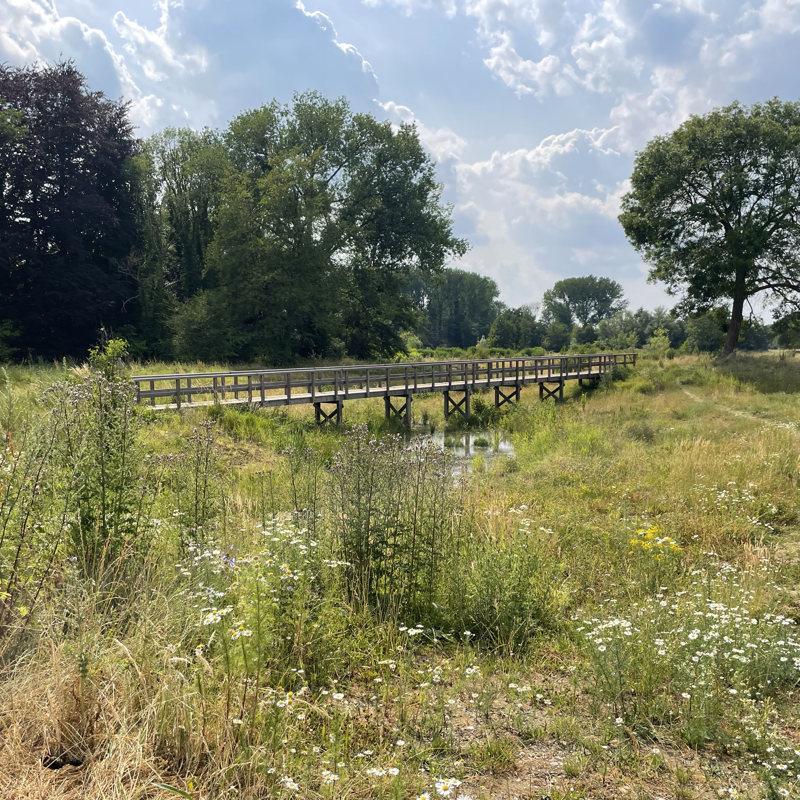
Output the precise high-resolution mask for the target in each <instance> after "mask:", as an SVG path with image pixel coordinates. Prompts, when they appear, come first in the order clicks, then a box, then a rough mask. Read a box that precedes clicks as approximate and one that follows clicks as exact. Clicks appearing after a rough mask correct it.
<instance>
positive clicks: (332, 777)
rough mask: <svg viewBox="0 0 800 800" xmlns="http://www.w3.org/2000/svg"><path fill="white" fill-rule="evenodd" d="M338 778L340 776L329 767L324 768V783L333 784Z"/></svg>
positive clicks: (326, 784) (325, 784)
mask: <svg viewBox="0 0 800 800" xmlns="http://www.w3.org/2000/svg"><path fill="white" fill-rule="evenodd" d="M338 780H339V776H338V775H337V774H336V773H335V772H331V771H330V770H329V769H324V770H322V783H323V785H324V786H332V785H333V784H334V783H336V781H338Z"/></svg>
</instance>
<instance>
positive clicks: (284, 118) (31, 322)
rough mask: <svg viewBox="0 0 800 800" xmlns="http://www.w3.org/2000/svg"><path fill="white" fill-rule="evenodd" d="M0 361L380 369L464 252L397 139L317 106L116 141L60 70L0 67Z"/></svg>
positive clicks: (106, 107)
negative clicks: (113, 348) (106, 343)
mask: <svg viewBox="0 0 800 800" xmlns="http://www.w3.org/2000/svg"><path fill="white" fill-rule="evenodd" d="M0 109H1V111H0V175H2V176H3V194H2V204H1V207H0V214H1V215H2V216H1V217H0V233H1V235H0V242H2V244H0V248H1V249H0V260H2V265H0V357H5V358H9V357H15V356H16V357H20V356H23V357H24V356H42V357H58V356H62V355H71V354H72V355H79V354H83V353H85V351H86V349H87V347H88V346H89V345H91V344H92V343H94V342H95V341H96V340H97V337H98V331H99V329H100V328H101V327H104V328H105V329H106V330H108V331H110V332H113V333H114V335H116V336H124V337H125V338H126V339H128V341H129V342H130V343H131V345H132V348H133V351H134V352H135V353H136V354H137V355H140V356H150V357H161V358H171V357H178V358H186V359H189V358H191V359H194V358H200V359H208V360H212V359H216V360H236V361H256V360H258V361H261V362H263V363H291V362H292V361H295V360H298V359H309V358H338V357H342V356H344V355H349V356H352V357H355V358H374V357H387V356H391V355H394V354H395V353H396V352H397V351H398V350H400V349H402V347H403V341H402V339H401V334H402V333H403V332H404V331H407V330H413V329H414V328H415V327H416V324H417V319H418V310H417V308H416V307H415V305H414V301H413V296H412V292H411V289H410V286H411V283H412V281H416V282H417V283H418V284H419V283H422V284H424V283H426V282H428V281H430V280H432V279H433V278H434V276H436V275H437V274H438V273H441V272H442V270H443V268H444V265H445V263H446V262H448V261H449V260H450V259H453V258H455V257H458V256H459V255H461V254H463V252H464V251H465V250H466V243H465V242H464V241H462V240H461V239H459V238H457V237H456V236H454V235H453V232H452V220H451V216H450V209H449V208H448V207H447V206H445V205H444V204H443V203H442V202H441V196H440V192H441V189H440V186H439V185H438V184H437V182H436V179H435V171H434V164H433V163H432V161H431V160H430V158H429V157H428V156H427V154H426V153H425V151H424V150H423V148H422V145H421V144H420V141H419V138H418V135H417V132H416V130H415V129H414V127H413V126H408V125H403V126H400V128H398V129H394V128H392V126H391V125H390V124H389V123H388V122H379V121H377V120H376V119H375V118H373V117H372V116H370V115H367V114H355V113H353V112H351V110H350V109H349V107H348V105H347V103H346V102H345V101H344V100H338V101H336V102H332V101H329V100H327V99H325V98H323V97H322V96H321V95H319V94H316V93H307V94H302V95H298V96H296V97H295V99H294V102H293V104H292V105H291V106H284V105H280V104H278V103H276V102H273V103H270V104H269V105H265V106H262V107H261V108H258V109H254V110H252V111H247V112H245V113H243V114H241V115H239V116H238V117H237V118H235V119H234V120H233V121H232V122H231V123H230V124H229V125H228V127H227V128H225V129H224V130H222V131H211V130H205V131H202V132H196V131H192V130H189V129H176V130H167V131H164V132H163V133H160V134H158V135H156V136H154V137H152V138H151V139H149V140H148V141H145V142H141V141H138V140H137V139H135V137H134V136H133V132H132V128H131V125H130V122H129V121H128V118H127V107H126V106H125V104H121V103H116V102H113V101H110V100H108V99H107V98H105V97H104V96H103V95H102V94H101V93H98V92H92V91H90V90H89V89H88V88H87V86H86V84H85V80H84V78H83V76H82V75H81V74H80V73H79V72H78V71H77V70H76V69H75V67H74V65H73V64H71V63H69V62H67V63H61V64H57V65H55V66H52V67H48V68H46V69H43V70H37V69H34V68H12V67H7V66H3V67H0Z"/></svg>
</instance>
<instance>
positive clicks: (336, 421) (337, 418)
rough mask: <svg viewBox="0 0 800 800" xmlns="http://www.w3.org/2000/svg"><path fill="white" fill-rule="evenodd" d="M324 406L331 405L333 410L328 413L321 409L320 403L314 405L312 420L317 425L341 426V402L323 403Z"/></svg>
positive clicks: (342, 403)
mask: <svg viewBox="0 0 800 800" xmlns="http://www.w3.org/2000/svg"><path fill="white" fill-rule="evenodd" d="M325 405H326V406H330V405H333V408H332V409H331V410H330V411H326V410H325V409H324V408H323V407H322V406H323V404H322V403H314V420H315V421H316V423H317V425H325V424H326V423H328V424H331V425H341V424H342V406H343V405H344V402H343V401H342V400H333V401H331V402H329V403H325Z"/></svg>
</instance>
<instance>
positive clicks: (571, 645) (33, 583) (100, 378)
mask: <svg viewBox="0 0 800 800" xmlns="http://www.w3.org/2000/svg"><path fill="white" fill-rule="evenodd" d="M108 355H109V353H107V352H106V353H97V354H95V355H94V358H93V360H92V362H90V364H89V365H88V367H87V368H85V369H80V370H75V371H68V370H60V371H58V373H57V374H56V373H54V377H57V378H58V379H59V380H58V381H56V384H57V385H54V386H52V387H51V388H49V389H48V390H47V391H46V392H44V393H43V394H42V395H41V401H40V403H39V404H38V405H34V404H33V403H32V402H31V383H30V382H25V383H24V385H22V386H21V387H17V386H16V384H15V381H16V380H17V377H15V376H14V375H13V374H11V373H9V376H8V381H7V383H6V387H5V389H4V394H3V397H2V402H0V410H1V411H2V414H0V421H2V423H3V425H4V429H5V435H6V449H5V452H4V454H3V461H2V483H0V580H1V581H2V583H0V730H1V731H2V733H0V796H3V797H6V796H8V797H12V798H13V797H16V796H19V797H22V796H25V795H24V793H23V792H30V791H32V787H33V786H34V784H33V781H34V778H33V777H32V776H34V775H35V776H36V777H35V780H36V781H38V782H39V783H38V784H37V786H38V788H37V791H39V793H40V794H42V793H44V794H46V795H47V796H53V797H58V796H64V797H67V796H70V792H72V793H73V794H72V795H71V796H87V797H131V798H133V797H137V798H138V797H153V796H161V797H169V796H186V795H188V796H190V797H194V798H212V797H215V798H216V797H223V796H225V797H227V796H239V797H247V798H256V797H276V798H288V797H331V798H333V797H342V798H343V797H353V798H360V797H364V798H367V797H379V798H401V797H403V798H405V797H424V796H426V793H427V795H429V796H443V797H445V796H446V797H453V798H457V797H459V795H460V796H462V797H467V796H471V797H473V798H478V797H481V798H488V797H490V796H494V797H497V796H502V797H508V798H511V797H521V796H528V797H544V796H550V797H558V796H560V797H568V796H571V797H606V798H610V797H617V796H620V795H621V794H622V793H630V791H636V792H638V793H639V795H641V796H659V795H660V796H689V795H688V794H687V793H689V791H690V789H689V788H688V787H691V792H693V793H694V795H693V796H696V797H718V796H734V794H733V793H734V792H738V793H739V795H740V796H747V795H749V796H751V797H755V796H756V795H757V794H758V793H759V792H761V793H763V794H764V795H765V796H774V797H778V796H783V793H784V792H791V791H794V790H795V786H796V775H797V773H798V770H800V763H798V756H797V755H796V751H798V750H800V742H799V741H798V737H797V734H796V730H797V727H796V722H797V720H796V712H795V706H794V703H793V700H794V693H795V691H796V687H797V685H798V676H800V643H799V641H800V640H799V639H798V633H797V630H796V600H795V598H794V594H793V589H792V587H793V586H794V584H795V583H796V579H797V577H798V574H799V572H800V571H799V570H798V566H797V565H798V560H797V553H798V550H797V542H798V519H799V517H798V514H797V510H796V505H797V504H796V499H797V488H798V475H800V457H798V452H799V451H798V448H797V439H796V436H797V433H796V429H795V427H794V426H793V425H792V424H790V423H792V422H793V421H794V419H795V418H794V417H792V414H794V413H795V412H794V411H793V410H792V408H791V407H790V404H789V403H788V402H787V396H791V395H790V392H791V387H792V385H793V384H792V383H791V382H787V384H786V386H787V392H784V393H781V392H774V391H768V390H766V389H765V390H763V391H762V389H761V388H759V387H760V385H759V381H758V380H754V379H753V374H752V373H753V371H754V370H757V369H758V367H759V364H761V363H764V368H765V369H769V370H774V369H775V368H776V366H777V368H781V365H786V362H780V361H777V362H769V363H766V362H758V361H755V360H753V361H750V360H748V361H746V362H741V363H742V365H743V371H742V373H741V374H740V373H738V372H737V371H736V364H737V362H735V361H734V362H731V361H728V362H725V363H724V364H722V365H717V364H714V363H712V362H711V361H709V360H701V359H674V360H668V361H663V362H659V361H658V359H656V358H653V359H651V360H649V361H646V362H645V363H644V364H643V366H642V368H641V369H637V370H636V371H635V372H631V373H629V374H627V375H620V376H618V379H617V380H616V381H614V382H605V383H604V384H602V385H601V386H600V387H598V388H596V389H593V390H590V389H586V390H584V391H579V390H578V389H577V387H575V388H573V389H571V390H570V392H569V393H568V394H569V399H568V401H567V402H566V403H564V404H560V405H559V406H555V405H553V404H551V403H539V402H538V399H537V398H535V397H534V396H533V395H534V394H535V393H533V392H531V393H527V394H524V395H523V401H522V403H521V404H520V405H519V406H518V407H516V408H515V409H513V410H512V411H510V412H509V413H507V414H506V413H504V414H503V415H502V416H497V417H495V416H492V417H491V421H492V423H493V424H498V425H499V424H502V425H504V426H505V427H506V428H507V429H508V430H509V431H510V432H511V436H512V438H513V441H514V444H515V453H514V455H513V456H512V457H510V458H507V459H501V460H498V461H496V462H493V463H492V464H490V465H488V466H486V467H485V470H484V471H482V472H475V473H474V474H472V475H471V476H467V475H464V474H463V473H461V472H460V471H459V470H456V469H454V468H453V465H452V463H451V462H450V457H449V456H447V455H445V453H443V452H441V451H440V450H439V449H437V448H436V447H434V446H433V445H432V444H431V443H430V442H428V441H426V440H425V439H408V438H406V437H404V436H400V435H396V434H392V433H390V432H387V431H386V429H385V423H384V422H383V421H382V420H381V418H380V414H381V408H380V406H372V405H369V404H365V405H364V407H363V408H362V409H361V410H357V411H356V410H354V411H353V412H352V414H351V415H349V416H350V418H352V419H359V420H360V421H361V422H363V423H364V424H360V425H354V426H353V427H351V428H350V429H347V430H345V431H342V432H336V431H330V430H317V429H315V428H314V427H313V424H310V422H309V421H308V420H306V419H305V418H303V417H302V416H300V415H298V414H295V413H294V412H293V413H291V414H290V413H288V412H287V413H284V414H281V413H275V412H270V413H258V412H254V411H233V410H231V409H223V408H216V409H209V410H207V411H185V412H183V413H181V414H179V413H177V412H175V413H173V412H169V413H165V412H158V413H155V414H154V413H152V412H142V411H140V410H139V409H137V408H135V406H134V405H133V404H132V397H131V395H130V392H129V390H128V388H127V384H126V383H125V381H124V379H123V377H122V376H121V375H119V374H118V372H117V371H116V369H115V366H116V363H117V362H116V359H110V358H108ZM765 380H766V378H765ZM684 389H688V390H689V392H690V394H687V393H686V392H685V391H684ZM487 407H488V403H487ZM416 408H417V409H418V411H419V413H422V412H424V413H425V414H426V419H427V422H428V425H429V426H430V425H431V424H433V425H442V426H443V425H444V420H443V419H442V417H441V409H440V408H439V402H438V399H435V398H432V399H429V400H426V399H425V398H421V399H419V402H418V403H417V404H416ZM487 418H488V417H487ZM783 422H786V423H787V424H786V425H779V424H778V423H783ZM31 765H35V769H33V768H32V766H31ZM70 770H71V771H70ZM700 773H702V774H703V780H702V782H701V781H700V780H699V779H698V780H695V779H693V778H692V776H693V775H699V774H700ZM70 776H74V777H70ZM754 776H757V777H754ZM518 779H520V781H521V783H520V782H517V781H518ZM43 787H46V788H43ZM79 793H82V794H79ZM181 793H182V794H181ZM721 793H723V794H722V795H721Z"/></svg>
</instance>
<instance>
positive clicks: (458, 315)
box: [411, 269, 504, 348]
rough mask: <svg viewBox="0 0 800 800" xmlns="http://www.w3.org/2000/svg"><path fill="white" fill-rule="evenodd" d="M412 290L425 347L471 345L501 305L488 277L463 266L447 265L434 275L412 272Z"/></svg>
mask: <svg viewBox="0 0 800 800" xmlns="http://www.w3.org/2000/svg"><path fill="white" fill-rule="evenodd" d="M411 293H412V296H413V297H414V301H415V305H416V307H417V309H418V310H419V312H420V314H421V320H420V323H419V326H418V329H417V330H418V333H419V336H420V339H421V341H422V342H423V344H424V345H425V346H426V347H464V348H466V347H472V346H473V345H475V344H476V343H477V342H478V340H479V339H481V338H482V337H484V336H488V334H489V329H490V328H491V325H492V322H493V321H494V319H495V318H496V317H497V315H498V314H499V313H500V312H501V311H502V310H503V308H504V306H503V304H502V303H500V302H499V300H498V299H497V298H498V295H499V294H500V290H499V289H498V287H497V284H496V283H495V282H494V281H493V280H492V279H491V278H487V277H486V276H484V275H478V274H476V273H474V272H467V271H466V270H463V269H446V270H444V272H442V273H441V274H436V275H434V276H433V277H430V276H426V275H424V274H422V273H420V272H415V273H414V275H412V278H411Z"/></svg>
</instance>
